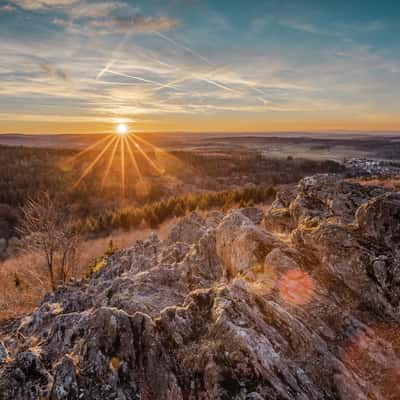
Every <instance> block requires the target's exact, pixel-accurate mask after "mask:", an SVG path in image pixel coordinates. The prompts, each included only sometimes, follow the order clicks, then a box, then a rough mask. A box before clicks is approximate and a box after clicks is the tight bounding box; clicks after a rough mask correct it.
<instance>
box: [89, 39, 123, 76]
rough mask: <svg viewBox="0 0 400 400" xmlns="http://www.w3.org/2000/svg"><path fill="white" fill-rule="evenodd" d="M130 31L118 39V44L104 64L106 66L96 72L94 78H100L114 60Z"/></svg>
mask: <svg viewBox="0 0 400 400" xmlns="http://www.w3.org/2000/svg"><path fill="white" fill-rule="evenodd" d="M129 36H130V33H129V32H128V33H126V34H125V36H124V37H123V38H122V40H121V41H120V43H119V45H118V46H117V47H116V48H115V49H114V51H113V52H112V55H111V60H110V61H109V62H108V63H107V64H106V66H105V67H104V68H103V69H102V70H101V71H100V72H99V73H98V74H97V76H96V80H98V79H100V78H101V77H102V76H103V75H104V74H105V73H106V72H107V71H108V70H109V69H110V68H111V67H112V66H113V65H114V64H115V62H116V59H115V55H116V54H117V53H118V52H119V51H120V50H121V49H122V47H123V46H124V45H125V42H126V41H127V39H128V37H129Z"/></svg>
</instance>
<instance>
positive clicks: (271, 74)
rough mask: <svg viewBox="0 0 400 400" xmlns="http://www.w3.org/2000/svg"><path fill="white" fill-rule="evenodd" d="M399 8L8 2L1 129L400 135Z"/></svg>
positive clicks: (180, 0)
mask: <svg viewBox="0 0 400 400" xmlns="http://www.w3.org/2000/svg"><path fill="white" fill-rule="evenodd" d="M399 21H400V7H399V5H398V2H396V1H388V0H384V1H379V2H377V1H365V0H364V1H350V0H348V1H342V0H331V1H324V2H322V1H313V0H308V1H307V0H304V1H301V0H292V1H278V0H270V1H254V0H250V1H226V0H217V1H202V0H172V1H161V0H158V1H156V0H147V1H128V0H125V1H124V0H111V1H107V2H104V1H90V0H7V1H4V0H0V132H11V131H12V132H43V133H61V132H88V133H89V132H103V131H110V130H112V129H113V127H114V125H115V124H116V123H118V122H125V123H128V124H129V125H130V126H131V128H132V129H136V130H157V131H178V130H180V131H276V130H282V131H285V130H355V131H357V130H372V131H397V130H400V117H399V104H400V102H399V100H400V94H399V93H400V83H399V82H400V81H399V74H400V46H399V45H398V43H399V39H400V32H399V31H400V25H399V23H398V22H399Z"/></svg>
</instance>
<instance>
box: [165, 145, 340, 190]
mask: <svg viewBox="0 0 400 400" xmlns="http://www.w3.org/2000/svg"><path fill="white" fill-rule="evenodd" d="M172 154H173V155H174V156H175V157H176V158H178V159H180V160H181V161H182V163H183V164H184V165H185V166H186V168H185V169H183V170H181V171H177V175H178V176H179V177H180V178H181V179H183V180H186V181H190V180H191V179H192V177H191V174H193V173H194V174H196V175H198V176H203V177H209V178H212V179H209V180H208V181H206V182H207V184H208V189H215V188H218V186H219V187H220V184H221V183H224V182H232V180H234V181H235V183H237V184H244V183H253V184H255V185H261V184H263V185H277V184H281V183H292V182H297V181H299V180H300V179H301V178H304V177H305V176H308V175H313V174H316V173H338V172H342V171H344V169H345V168H344V167H343V166H342V165H341V164H339V163H337V162H335V161H332V160H311V159H304V158H293V157H291V156H289V157H287V158H268V157H266V156H265V155H263V154H262V153H260V152H256V151H234V150H233V151H231V152H226V153H225V152H220V153H218V154H213V153H211V154H208V153H201V152H192V151H175V152H172ZM188 171H189V173H188ZM211 185H215V187H211Z"/></svg>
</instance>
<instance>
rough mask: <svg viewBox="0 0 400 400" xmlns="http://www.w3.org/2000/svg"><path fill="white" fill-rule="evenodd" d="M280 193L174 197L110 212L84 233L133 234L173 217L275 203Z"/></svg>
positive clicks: (88, 223) (255, 189)
mask: <svg viewBox="0 0 400 400" xmlns="http://www.w3.org/2000/svg"><path fill="white" fill-rule="evenodd" d="M275 194H276V191H275V189H274V188H273V187H266V186H250V187H245V188H240V189H233V190H224V191H221V192H207V193H197V194H187V195H185V196H181V197H173V198H170V199H166V200H162V201H159V202H156V203H153V204H149V205H146V206H144V207H129V208H123V209H118V210H115V211H107V212H105V213H103V214H102V215H99V216H98V217H89V218H87V219H86V220H85V221H84V222H83V231H85V232H86V233H91V234H99V233H107V232H111V231H112V230H114V229H124V230H129V229H132V228H137V227H139V226H143V225H145V226H148V227H150V228H157V226H158V225H159V224H161V223H163V222H165V221H166V220H168V219H170V218H173V217H181V216H183V215H185V214H186V213H188V212H192V211H195V210H201V211H206V210H212V209H220V210H223V211H227V210H229V209H231V208H234V207H249V206H253V205H255V204H260V203H264V202H269V201H272V200H273V199H274V198H275Z"/></svg>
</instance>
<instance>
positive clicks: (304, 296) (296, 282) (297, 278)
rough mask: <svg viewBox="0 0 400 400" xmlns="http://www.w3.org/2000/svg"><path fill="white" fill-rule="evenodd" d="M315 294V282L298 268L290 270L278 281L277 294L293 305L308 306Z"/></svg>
mask: <svg viewBox="0 0 400 400" xmlns="http://www.w3.org/2000/svg"><path fill="white" fill-rule="evenodd" d="M314 293H315V282H314V280H313V279H312V278H311V276H310V275H309V274H308V273H307V272H305V271H302V270H301V269H299V268H295V269H292V270H290V271H288V272H287V273H286V274H285V275H283V276H282V277H281V279H280V281H279V294H280V296H281V297H282V299H283V300H285V301H287V302H289V303H292V304H295V305H300V306H301V305H305V304H308V303H309V302H310V301H311V300H312V298H313V296H314Z"/></svg>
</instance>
